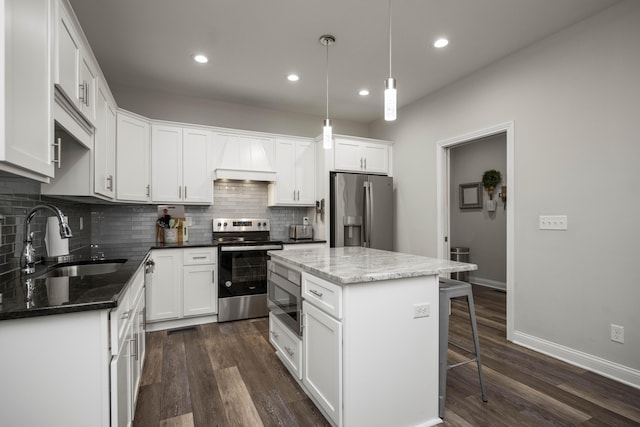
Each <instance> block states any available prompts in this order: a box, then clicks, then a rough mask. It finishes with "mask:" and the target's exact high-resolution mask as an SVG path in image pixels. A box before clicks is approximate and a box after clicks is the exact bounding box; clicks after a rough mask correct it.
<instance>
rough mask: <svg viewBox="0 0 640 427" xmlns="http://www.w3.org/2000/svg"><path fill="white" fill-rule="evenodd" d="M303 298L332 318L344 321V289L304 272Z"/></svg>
mask: <svg viewBox="0 0 640 427" xmlns="http://www.w3.org/2000/svg"><path fill="white" fill-rule="evenodd" d="M302 298H303V299H305V300H307V301H308V302H309V303H311V304H313V305H314V306H316V307H318V308H319V309H320V310H322V311H324V312H325V313H327V314H329V315H330V316H333V317H335V318H336V319H338V320H340V319H342V287H340V286H338V285H336V284H334V283H331V282H327V281H326V280H323V279H321V278H319V277H315V276H312V275H310V274H307V273H305V272H303V273H302Z"/></svg>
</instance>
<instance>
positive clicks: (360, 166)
mask: <svg viewBox="0 0 640 427" xmlns="http://www.w3.org/2000/svg"><path fill="white" fill-rule="evenodd" d="M360 169H362V157H360Z"/></svg>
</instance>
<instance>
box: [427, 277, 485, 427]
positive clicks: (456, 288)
mask: <svg viewBox="0 0 640 427" xmlns="http://www.w3.org/2000/svg"><path fill="white" fill-rule="evenodd" d="M439 285H440V286H439V288H440V303H439V308H440V333H439V337H440V343H439V351H440V357H439V376H440V378H439V382H438V387H439V395H438V399H439V400H438V415H439V416H440V418H442V419H444V403H445V400H446V392H447V370H449V369H451V368H455V367H457V366H461V365H466V364H467V363H472V362H476V363H477V364H478V378H479V379H480V389H481V391H482V401H483V402H486V401H487V394H486V393H485V391H484V383H483V381H482V365H481V361H480V342H479V340H478V327H477V325H476V312H475V308H474V306H473V292H472V290H471V284H469V283H467V282H460V281H458V280H452V279H445V278H440V283H439ZM462 297H466V298H467V307H468V308H469V320H470V322H471V331H472V333H473V346H474V350H473V351H472V350H469V349H466V348H464V347H462V346H460V345H458V344H456V343H453V342H452V343H451V344H452V345H454V346H456V347H458V348H460V349H462V350H464V351H466V352H467V353H469V354H472V355H473V356H474V357H473V358H471V359H469V360H465V361H462V362H460V363H455V364H453V365H449V364H448V361H447V350H448V347H449V303H450V301H451V299H453V298H462Z"/></svg>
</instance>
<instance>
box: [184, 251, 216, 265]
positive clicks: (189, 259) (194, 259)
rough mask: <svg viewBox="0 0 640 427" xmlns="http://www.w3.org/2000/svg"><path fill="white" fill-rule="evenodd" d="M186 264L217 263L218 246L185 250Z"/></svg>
mask: <svg viewBox="0 0 640 427" xmlns="http://www.w3.org/2000/svg"><path fill="white" fill-rule="evenodd" d="M183 262H184V265H199V264H215V263H216V248H193V249H185V250H184V261H183Z"/></svg>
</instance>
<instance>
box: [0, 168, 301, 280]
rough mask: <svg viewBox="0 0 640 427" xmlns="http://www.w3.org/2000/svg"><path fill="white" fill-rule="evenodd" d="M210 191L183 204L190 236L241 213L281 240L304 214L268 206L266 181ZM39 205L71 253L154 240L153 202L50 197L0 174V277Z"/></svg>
mask: <svg viewBox="0 0 640 427" xmlns="http://www.w3.org/2000/svg"><path fill="white" fill-rule="evenodd" d="M214 195H215V196H214V197H215V200H214V204H213V205H211V206H188V205H187V206H185V213H186V216H190V217H191V218H192V221H193V225H192V226H191V227H190V228H189V235H190V236H193V237H200V238H202V237H208V236H210V235H211V219H213V218H229V217H231V218H235V217H245V218H269V219H271V236H272V237H273V238H275V239H284V238H286V237H287V236H288V227H289V224H301V223H302V218H303V217H304V216H306V215H308V209H307V208H302V207H301V208H296V207H268V206H267V183H266V182H245V181H227V182H215V183H214ZM41 203H52V204H54V205H56V206H58V207H59V208H60V209H61V210H62V212H63V213H64V214H65V215H66V216H68V217H69V226H70V227H71V230H72V232H73V238H71V240H70V242H69V249H70V251H71V252H73V251H74V250H76V249H80V248H83V247H86V246H88V245H89V244H92V243H97V244H101V245H112V244H122V243H123V242H128V241H132V240H133V241H138V242H152V241H154V239H155V222H156V219H157V205H123V204H93V203H92V204H89V203H80V202H73V201H68V200H66V199H57V198H50V197H47V196H42V195H41V194H40V183H38V182H36V181H32V180H30V179H27V178H21V177H16V176H14V175H10V174H6V173H0V214H1V215H3V216H4V221H3V223H2V224H1V225H0V232H1V233H2V234H1V236H0V279H2V278H3V277H2V276H3V275H15V274H19V272H18V271H19V265H18V264H19V258H20V251H21V249H22V241H23V234H24V218H25V215H26V214H27V212H28V211H29V210H30V209H31V208H33V207H34V206H36V205H38V204H41ZM47 216H50V215H49V214H48V213H47V211H42V212H39V213H38V214H37V215H36V217H35V218H34V219H33V221H32V223H31V229H32V231H34V234H35V238H34V248H35V249H36V255H37V256H38V257H39V256H42V255H45V248H44V242H43V239H44V232H45V224H46V217H47ZM80 218H82V220H83V229H82V230H80ZM6 277H7V276H5V277H4V278H6Z"/></svg>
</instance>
